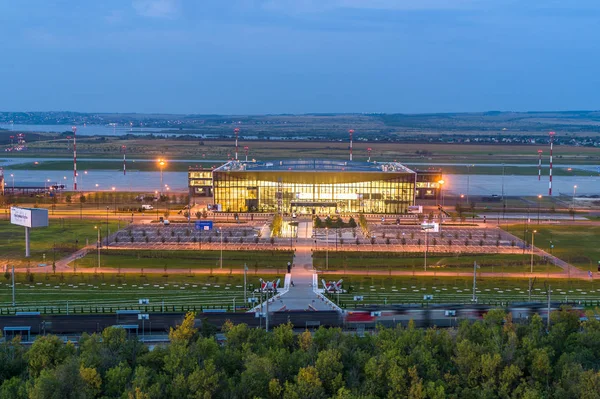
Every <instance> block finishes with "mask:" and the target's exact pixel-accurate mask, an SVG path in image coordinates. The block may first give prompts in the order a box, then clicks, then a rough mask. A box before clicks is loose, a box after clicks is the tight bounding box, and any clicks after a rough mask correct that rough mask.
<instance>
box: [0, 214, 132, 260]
mask: <svg viewBox="0 0 600 399" xmlns="http://www.w3.org/2000/svg"><path fill="white" fill-rule="evenodd" d="M96 225H98V221H97V220H95V221H94V220H78V219H53V218H51V219H50V221H49V225H48V227H41V228H37V229H31V232H30V242H31V257H30V258H29V261H30V262H31V265H32V266H34V265H37V264H38V263H41V262H43V260H44V254H45V255H46V263H47V264H52V260H53V259H54V257H55V256H56V259H57V260H58V259H60V258H61V257H63V256H65V255H67V254H70V253H72V252H74V251H76V250H77V249H79V248H82V247H84V246H85V245H86V240H88V242H89V243H95V242H96V241H97V239H98V232H97V230H96V229H94V226H96ZM117 225H118V223H117V221H113V220H109V221H108V231H109V232H110V233H114V232H115V231H116V230H117ZM121 225H123V223H121ZM101 227H102V230H101V237H104V235H105V234H106V227H107V226H106V222H105V221H103V222H102V223H101ZM0 249H1V250H0V266H4V263H5V262H6V263H7V264H8V263H10V264H11V265H12V264H13V263H14V264H15V266H20V265H23V264H27V258H25V228H24V227H21V226H16V225H12V224H10V222H8V221H6V220H2V221H0Z"/></svg>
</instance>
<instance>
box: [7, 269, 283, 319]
mask: <svg viewBox="0 0 600 399" xmlns="http://www.w3.org/2000/svg"><path fill="white" fill-rule="evenodd" d="M5 277H6V276H5ZM260 277H262V278H263V279H266V280H273V279H277V278H280V279H281V280H282V281H283V278H284V276H283V275H279V276H276V275H264V276H260ZM258 278H259V276H254V275H249V276H248V291H249V293H248V297H251V296H253V295H254V294H252V290H254V289H255V288H257V287H258V286H259V284H260V282H259V280H258ZM16 281H17V283H16V285H15V286H16V302H17V310H34V311H41V312H46V313H49V312H51V310H50V309H51V308H52V309H53V311H54V312H55V313H56V312H58V309H59V308H60V309H61V313H64V312H65V311H66V306H67V301H68V302H69V307H70V309H71V312H73V309H75V311H77V312H81V311H83V312H86V313H87V312H89V311H90V309H91V311H92V312H94V311H95V310H96V308H99V309H98V311H99V312H101V311H102V309H101V308H102V307H104V308H105V309H104V312H110V313H114V311H115V310H116V309H118V308H121V309H124V308H126V307H128V308H134V309H138V299H140V298H147V299H149V300H150V307H152V306H155V309H154V311H160V307H161V306H162V304H163V300H164V304H165V306H176V307H179V306H181V305H186V306H187V305H190V306H192V305H194V306H198V307H199V306H204V307H207V306H208V307H216V308H227V307H231V308H232V307H233V301H234V299H235V302H236V306H242V305H243V302H244V301H243V298H244V290H243V276H242V275H215V276H210V275H209V274H196V273H194V274H191V275H170V276H167V277H165V276H162V275H145V276H142V275H141V274H127V275H120V276H118V275H116V274H106V273H98V274H74V273H57V274H56V275H53V274H52V273H51V272H50V273H49V274H46V275H44V274H36V275H34V276H33V281H29V280H28V279H27V278H26V275H25V274H23V273H21V274H17V275H16ZM10 284H11V283H10V279H6V278H3V279H2V280H0V309H1V310H2V312H4V313H6V312H7V309H9V308H10V309H12V307H11V306H10V305H11V303H12V296H11V286H10ZM82 307H83V309H81V308H82ZM142 308H144V307H143V306H142ZM111 309H112V310H111ZM147 310H148V311H152V309H147ZM169 310H170V309H169ZM177 310H179V309H177Z"/></svg>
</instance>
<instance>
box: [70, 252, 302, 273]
mask: <svg viewBox="0 0 600 399" xmlns="http://www.w3.org/2000/svg"><path fill="white" fill-rule="evenodd" d="M220 256H221V252H220V251H218V250H217V251H156V250H119V249H114V250H102V252H101V254H100V265H101V267H112V268H115V269H117V268H124V269H125V268H128V269H141V268H144V269H161V270H163V269H165V268H167V270H168V269H193V270H195V269H205V270H207V271H208V269H210V268H214V269H218V268H219V266H220ZM291 260H292V253H291V252H290V251H223V269H227V270H229V269H242V268H243V267H244V264H246V265H247V266H248V269H249V273H251V274H252V273H254V271H255V270H256V269H272V270H273V272H274V273H276V271H277V270H278V269H279V270H281V271H282V272H283V271H284V269H285V268H286V265H287V262H289V261H291ZM97 264H98V258H97V253H96V251H90V252H89V253H88V254H87V255H86V256H85V257H83V258H81V259H78V260H77V267H86V268H91V267H96V266H97Z"/></svg>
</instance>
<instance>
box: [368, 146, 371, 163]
mask: <svg viewBox="0 0 600 399" xmlns="http://www.w3.org/2000/svg"><path fill="white" fill-rule="evenodd" d="M367 153H368V154H369V159H368V160H367V162H371V147H369V148H367Z"/></svg>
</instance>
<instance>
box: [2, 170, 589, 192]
mask: <svg viewBox="0 0 600 399" xmlns="http://www.w3.org/2000/svg"><path fill="white" fill-rule="evenodd" d="M11 173H14V175H15V183H16V184H18V182H29V183H33V182H42V184H43V182H44V181H47V180H48V179H49V180H50V181H51V182H53V183H54V182H60V183H66V184H67V186H68V187H69V188H71V187H72V184H73V170H58V171H55V170H54V171H33V170H31V171H29V170H15V171H11V169H10V166H8V167H7V168H6V169H5V170H4V175H5V176H6V177H7V179H6V180H7V181H6V184H7V186H10V184H11V183H12V180H11V178H10V174H11ZM79 174H80V176H79V178H78V186H79V189H81V190H95V189H98V190H111V188H112V187H115V188H116V189H117V190H134V191H155V190H160V172H158V171H157V172H138V171H133V170H132V171H128V172H127V175H123V171H122V170H118V169H115V170H90V171H88V173H87V175H84V174H83V173H82V172H81V171H80V172H79ZM502 180H503V179H502V176H499V175H471V176H468V175H450V174H449V175H444V181H445V184H444V191H445V192H446V193H453V194H456V195H459V194H465V195H466V194H467V193H469V194H471V195H493V194H496V195H501V194H502ZM96 184H98V186H97V188H96ZM163 184H167V185H169V187H170V189H171V190H173V191H186V190H187V173H186V172H164V173H163ZM574 185H577V194H581V195H594V194H600V177H599V176H555V177H554V181H553V194H554V195H559V194H566V195H572V194H573V186H574ZM538 194H541V195H547V194H548V176H543V177H542V180H541V181H538V179H537V176H504V195H506V196H516V195H526V196H535V195H538Z"/></svg>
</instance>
